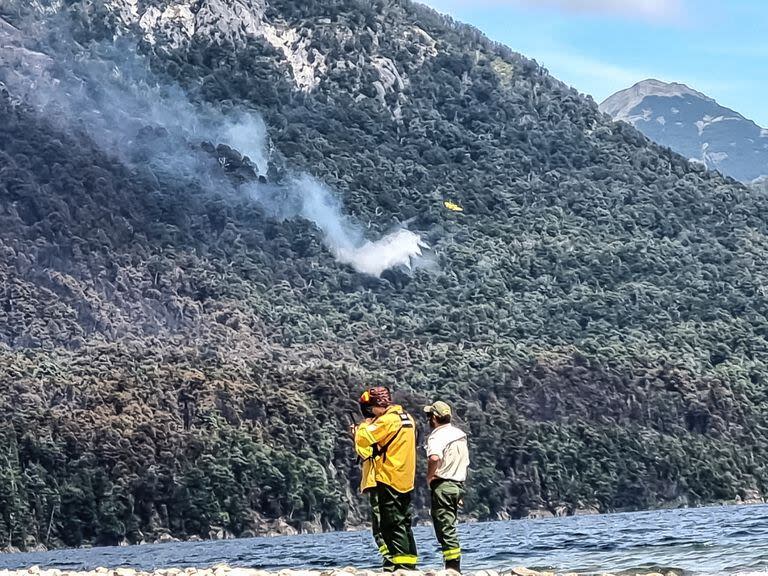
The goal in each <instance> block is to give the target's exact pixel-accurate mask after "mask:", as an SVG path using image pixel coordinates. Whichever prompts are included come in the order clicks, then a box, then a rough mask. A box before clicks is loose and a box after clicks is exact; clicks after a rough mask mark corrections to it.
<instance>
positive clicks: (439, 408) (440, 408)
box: [424, 400, 451, 417]
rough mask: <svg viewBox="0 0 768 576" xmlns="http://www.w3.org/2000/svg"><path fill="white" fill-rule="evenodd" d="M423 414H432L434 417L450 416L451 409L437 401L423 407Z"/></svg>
mask: <svg viewBox="0 0 768 576" xmlns="http://www.w3.org/2000/svg"><path fill="white" fill-rule="evenodd" d="M424 412H426V413H427V414H434V415H435V416H441V417H442V416H450V415H451V407H450V406H448V404H446V403H445V402H443V401H442V400H438V401H437V402H434V403H432V404H430V405H429V406H424Z"/></svg>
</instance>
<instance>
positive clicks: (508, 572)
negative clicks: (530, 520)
mask: <svg viewBox="0 0 768 576" xmlns="http://www.w3.org/2000/svg"><path fill="white" fill-rule="evenodd" d="M380 574H382V573H380V572H377V571H374V570H359V569H357V568H352V567H347V568H333V569H327V570H280V571H276V572H270V571H267V570H257V569H252V568H238V567H232V566H227V565H217V566H213V567H210V568H191V567H190V568H165V569H158V570H154V571H151V572H146V571H140V570H134V569H133V568H103V567H102V568H96V569H95V570H89V571H78V570H59V569H46V568H43V567H40V566H32V567H30V568H26V569H22V570H0V576H379V575H380ZM464 574H465V576H587V575H586V574H585V573H575V572H557V573H555V572H539V571H536V570H530V569H528V568H523V567H514V568H508V569H505V570H477V571H467V572H464ZM396 575H398V576H458V573H457V572H454V571H453V570H424V571H398V572H396ZM382 576H383V574H382ZM595 576H596V575H595ZM599 576H617V575H614V574H611V573H607V572H606V573H601V574H600V575H599ZM621 576H681V575H680V573H679V572H675V571H668V572H664V573H661V572H634V571H632V572H627V571H622V572H621Z"/></svg>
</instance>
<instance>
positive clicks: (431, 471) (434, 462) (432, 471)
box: [427, 455, 442, 486]
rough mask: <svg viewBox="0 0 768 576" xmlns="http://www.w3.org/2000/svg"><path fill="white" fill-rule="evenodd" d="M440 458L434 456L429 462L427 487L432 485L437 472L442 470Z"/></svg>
mask: <svg viewBox="0 0 768 576" xmlns="http://www.w3.org/2000/svg"><path fill="white" fill-rule="evenodd" d="M441 462H442V461H441V460H440V456H436V455H432V456H430V457H429V459H428V460H427V486H429V485H430V484H432V480H434V479H435V478H436V474H437V470H438V468H440V463H441Z"/></svg>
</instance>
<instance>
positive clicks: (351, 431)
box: [349, 424, 357, 437]
mask: <svg viewBox="0 0 768 576" xmlns="http://www.w3.org/2000/svg"><path fill="white" fill-rule="evenodd" d="M356 432H357V424H350V425H349V435H350V436H352V437H354V436H355V433H356Z"/></svg>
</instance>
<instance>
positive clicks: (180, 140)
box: [0, 20, 427, 276]
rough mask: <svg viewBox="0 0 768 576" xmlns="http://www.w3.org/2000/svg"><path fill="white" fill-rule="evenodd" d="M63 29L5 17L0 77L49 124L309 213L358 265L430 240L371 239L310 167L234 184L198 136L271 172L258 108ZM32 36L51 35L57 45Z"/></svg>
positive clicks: (396, 263)
mask: <svg viewBox="0 0 768 576" xmlns="http://www.w3.org/2000/svg"><path fill="white" fill-rule="evenodd" d="M41 26H45V27H46V30H45V34H41V30H40V27H41ZM64 29H65V27H63V26H62V25H61V22H60V21H56V22H49V23H48V25H47V26H46V24H39V23H38V24H37V25H36V29H35V30H34V32H35V33H34V34H30V33H25V31H24V30H19V29H16V28H14V27H13V26H10V25H9V24H7V23H6V22H4V21H2V20H0V41H2V42H0V46H2V47H0V56H2V60H3V61H4V66H2V67H0V82H2V83H3V84H4V85H5V87H6V89H7V90H8V91H9V92H10V93H11V94H12V95H13V96H14V97H16V98H18V99H20V100H23V101H24V102H25V103H26V104H29V105H32V106H34V107H35V108H36V109H37V110H39V112H40V114H42V115H44V116H45V117H46V118H47V119H49V120H50V121H51V122H54V123H56V124H58V125H59V126H60V127H61V128H62V129H65V130H69V131H72V130H77V131H83V132H85V133H86V134H87V135H88V137H89V138H90V139H91V140H92V141H93V142H95V143H96V144H97V145H98V146H99V147H100V148H102V149H103V150H105V151H106V152H108V153H110V154H113V155H115V156H116V157H118V158H120V160H121V161H123V162H125V163H126V164H129V165H132V166H136V167H138V168H142V169H146V168H149V169H150V170H151V171H152V172H154V173H155V174H165V175H171V176H173V177H174V178H177V179H186V180H188V181H194V182H198V183H200V184H201V185H202V186H204V187H205V188H206V189H208V190H210V191H211V192H215V193H222V192H230V193H238V194H247V195H248V197H250V198H252V199H253V200H254V201H255V202H258V203H259V204H260V205H261V206H262V207H263V209H264V210H265V212H266V213H267V214H268V215H269V216H270V217H273V218H276V219H281V220H282V219H287V218H297V217H299V218H304V219H306V220H309V221H311V222H313V223H314V224H315V226H316V227H317V228H318V229H319V230H320V232H321V234H322V237H323V242H324V244H325V246H326V247H327V248H328V250H329V251H330V252H331V253H332V254H333V255H334V257H335V258H336V259H337V260H338V261H339V262H340V263H342V264H348V265H350V266H352V267H353V268H354V269H355V270H357V271H358V272H362V273H365V274H370V275H372V276H380V275H381V273H382V272H383V271H384V270H387V269H389V268H396V267H401V266H405V267H407V268H411V266H412V264H413V263H414V262H417V261H418V260H419V259H420V258H421V256H422V249H423V248H426V247H427V246H426V244H425V243H424V242H423V241H422V240H421V238H420V237H419V236H418V235H417V234H415V233H413V232H411V231H409V230H406V229H402V228H401V229H398V230H395V231H393V232H392V233H390V234H389V235H387V236H385V237H383V238H380V239H378V240H369V239H366V238H365V237H364V235H363V234H362V232H361V230H360V227H359V226H356V225H355V224H354V222H353V221H352V220H351V219H350V218H349V217H347V216H345V215H344V211H343V206H342V203H341V201H340V200H339V199H338V198H337V197H336V196H335V195H334V194H333V193H332V191H331V190H329V189H328V188H327V187H326V186H324V185H323V184H322V183H321V182H318V181H317V180H316V179H314V178H312V177H311V176H309V175H306V174H300V175H298V176H294V177H290V178H288V179H286V180H285V181H281V182H279V183H275V182H273V183H265V182H264V181H263V178H262V179H261V181H259V180H257V179H251V180H249V181H247V182H246V183H245V184H241V185H235V184H233V183H232V180H230V179H229V178H227V177H226V175H225V173H224V171H223V170H222V169H221V166H219V165H218V164H217V163H216V161H215V159H214V157H213V156H212V155H211V154H208V153H206V152H205V151H204V150H203V149H202V148H201V146H200V144H201V143H203V142H209V143H213V144H214V145H217V144H225V145H227V146H229V147H230V148H232V149H233V150H235V151H237V152H238V153H239V154H241V155H242V156H243V157H245V161H244V162H245V163H246V164H247V165H249V166H252V167H253V168H254V172H257V173H258V174H261V175H262V176H263V175H265V174H266V173H267V167H268V164H269V161H270V158H269V153H268V143H269V137H268V133H267V128H266V126H265V124H264V122H263V120H262V119H261V117H260V116H259V115H258V113H256V112H255V111H253V110H248V109H245V108H243V107H232V106H230V107H229V108H227V109H224V108H220V107H216V106H213V105H211V104H208V103H201V102H193V101H192V100H191V99H190V98H189V96H188V95H187V93H186V92H185V91H184V90H182V89H181V88H180V87H179V86H177V85H173V84H170V83H167V82H160V81H159V80H158V79H157V78H156V77H155V76H154V75H153V74H152V73H151V72H150V70H149V67H148V64H147V62H146V60H145V59H144V58H143V57H142V56H141V55H139V54H138V52H137V51H136V48H135V46H134V45H132V44H130V43H129V42H127V41H125V40H117V41H116V42H117V44H105V43H94V44H92V45H89V46H88V47H85V48H83V47H82V46H80V45H79V44H77V43H75V42H72V41H71V40H70V39H69V38H68V37H67V35H66V34H65V33H64V32H62V30H64ZM32 38H38V39H39V38H48V39H49V43H48V44H44V43H41V42H40V41H39V40H34V41H33V40H32ZM278 199H279V201H278Z"/></svg>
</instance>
